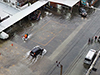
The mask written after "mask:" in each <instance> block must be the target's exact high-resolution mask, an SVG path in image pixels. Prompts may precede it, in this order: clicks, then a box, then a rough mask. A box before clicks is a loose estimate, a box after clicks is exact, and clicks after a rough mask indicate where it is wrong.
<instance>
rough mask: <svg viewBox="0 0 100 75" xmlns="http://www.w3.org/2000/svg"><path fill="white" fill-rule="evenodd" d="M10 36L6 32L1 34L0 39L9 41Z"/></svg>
mask: <svg viewBox="0 0 100 75" xmlns="http://www.w3.org/2000/svg"><path fill="white" fill-rule="evenodd" d="M8 37H9V35H8V34H7V33H5V32H0V39H7V38H8Z"/></svg>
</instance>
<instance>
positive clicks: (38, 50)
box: [30, 46, 44, 57]
mask: <svg viewBox="0 0 100 75" xmlns="http://www.w3.org/2000/svg"><path fill="white" fill-rule="evenodd" d="M43 50H44V49H42V48H41V47H39V46H36V47H34V48H33V50H31V52H30V55H31V56H32V57H36V56H37V55H42V52H43Z"/></svg>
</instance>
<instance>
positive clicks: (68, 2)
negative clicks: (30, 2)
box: [48, 0, 80, 7]
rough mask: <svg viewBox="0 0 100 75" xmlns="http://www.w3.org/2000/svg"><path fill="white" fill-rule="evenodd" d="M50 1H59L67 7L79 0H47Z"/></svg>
mask: <svg viewBox="0 0 100 75" xmlns="http://www.w3.org/2000/svg"><path fill="white" fill-rule="evenodd" d="M48 1H50V2H55V3H60V4H64V5H67V6H69V7H73V6H74V5H75V4H76V3H78V2H79V1H80V0H48Z"/></svg>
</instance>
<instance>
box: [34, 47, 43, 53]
mask: <svg viewBox="0 0 100 75" xmlns="http://www.w3.org/2000/svg"><path fill="white" fill-rule="evenodd" d="M39 50H41V48H40V47H35V48H33V50H32V52H33V53H34V52H36V51H39Z"/></svg>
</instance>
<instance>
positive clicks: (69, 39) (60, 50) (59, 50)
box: [48, 21, 87, 61]
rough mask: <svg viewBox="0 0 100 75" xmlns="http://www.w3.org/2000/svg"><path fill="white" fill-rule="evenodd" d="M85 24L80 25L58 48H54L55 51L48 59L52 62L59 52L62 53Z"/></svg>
mask: <svg viewBox="0 0 100 75" xmlns="http://www.w3.org/2000/svg"><path fill="white" fill-rule="evenodd" d="M86 23H87V21H86V22H84V23H83V24H82V25H80V26H78V27H77V28H76V29H75V30H74V31H73V32H72V33H71V34H70V36H69V37H68V38H67V39H66V40H65V41H64V42H63V43H62V44H61V45H60V46H59V47H57V48H56V50H55V51H54V52H53V53H52V54H51V55H50V56H49V57H48V58H49V59H50V60H51V61H52V60H54V59H55V58H56V57H57V56H58V55H59V53H60V52H62V51H63V49H64V48H65V47H66V46H67V45H68V43H69V42H70V41H71V40H72V39H73V38H74V37H75V35H76V34H77V33H78V32H79V31H80V30H81V29H82V27H83V26H84V25H85V24H86Z"/></svg>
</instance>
